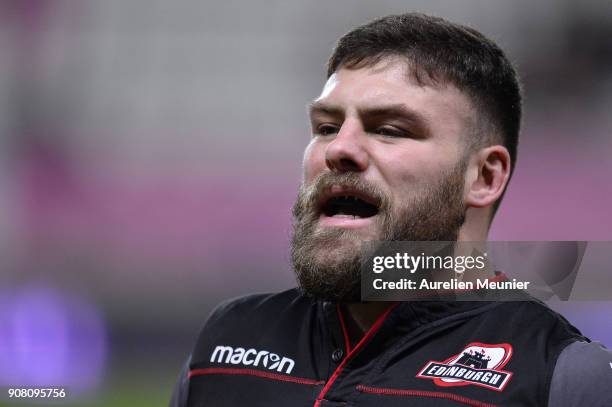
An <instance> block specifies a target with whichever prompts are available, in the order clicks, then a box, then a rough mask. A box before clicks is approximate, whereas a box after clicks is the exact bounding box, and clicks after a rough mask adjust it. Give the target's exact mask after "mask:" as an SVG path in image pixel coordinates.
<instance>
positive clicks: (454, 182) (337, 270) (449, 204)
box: [291, 160, 466, 303]
mask: <svg viewBox="0 0 612 407" xmlns="http://www.w3.org/2000/svg"><path fill="white" fill-rule="evenodd" d="M465 170H466V161H465V160H461V161H460V162H459V163H458V164H457V165H456V166H455V168H453V169H452V170H450V171H448V172H445V173H443V174H441V177H440V180H439V181H438V183H437V184H435V185H432V186H430V187H428V188H427V189H426V190H424V191H423V192H422V193H421V194H419V196H418V197H416V198H415V199H414V200H412V201H411V202H410V203H408V204H407V205H405V206H403V207H402V208H399V209H397V210H395V211H394V210H393V208H392V207H391V203H390V200H389V198H388V197H387V196H386V195H385V194H384V192H382V191H381V190H380V189H379V188H377V187H376V186H375V185H372V184H370V183H368V182H365V181H363V180H362V179H361V178H360V176H359V174H357V173H345V174H335V173H331V172H325V173H322V174H321V175H319V176H318V177H317V178H316V179H315V180H314V181H313V183H312V185H311V186H310V187H305V186H304V185H302V186H301V187H300V190H299V194H298V198H297V200H296V202H295V204H294V206H293V211H292V212H293V236H292V239H291V260H292V263H293V269H294V271H295V274H296V277H297V281H298V284H299V286H300V287H301V288H302V289H303V290H304V291H305V292H306V293H307V294H309V295H311V296H312V297H315V298H317V299H320V300H324V301H331V302H336V303H337V302H359V301H360V297H361V264H362V262H363V261H365V260H366V259H365V258H364V257H365V256H364V254H363V253H364V252H363V250H362V242H361V241H360V240H359V239H357V237H356V235H355V234H354V232H352V231H350V230H344V229H328V230H324V231H317V230H316V228H317V224H318V222H319V211H318V208H317V197H318V196H319V194H320V193H321V192H322V191H323V190H324V189H325V188H327V187H329V186H331V185H344V186H349V187H353V188H357V189H359V190H362V191H365V192H367V193H368V194H369V195H371V196H373V197H375V198H377V199H379V200H380V202H381V205H380V210H379V215H378V219H381V220H382V221H381V222H380V225H379V226H380V230H381V232H380V236H379V237H378V238H377V240H380V241H456V240H457V236H458V234H459V228H460V227H461V225H463V222H464V221H465V210H466V208H465V204H464V202H463V185H464V174H465ZM341 239H346V240H347V242H345V243H349V242H350V243H351V247H350V249H349V250H345V251H344V252H345V253H341V252H340V253H339V252H338V250H339V249H337V247H338V246H339V245H338V241H339V240H341ZM347 251H348V252H347Z"/></svg>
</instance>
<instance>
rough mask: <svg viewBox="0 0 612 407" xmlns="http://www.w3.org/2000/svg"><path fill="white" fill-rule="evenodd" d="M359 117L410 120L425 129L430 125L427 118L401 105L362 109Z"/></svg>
mask: <svg viewBox="0 0 612 407" xmlns="http://www.w3.org/2000/svg"><path fill="white" fill-rule="evenodd" d="M359 116H361V117H362V118H364V119H368V118H377V117H393V118H398V119H403V120H408V121H411V122H414V123H415V124H418V125H421V126H425V127H426V126H428V124H429V120H427V118H426V117H425V116H423V115H422V114H421V113H419V112H417V111H415V110H413V109H410V108H409V107H407V106H406V105H404V104H401V103H397V104H391V105H381V106H372V107H365V108H361V109H359Z"/></svg>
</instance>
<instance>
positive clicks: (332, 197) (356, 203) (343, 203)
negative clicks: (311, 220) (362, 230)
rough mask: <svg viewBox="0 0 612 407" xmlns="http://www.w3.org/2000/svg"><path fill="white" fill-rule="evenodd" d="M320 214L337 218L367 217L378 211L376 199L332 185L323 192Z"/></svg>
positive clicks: (374, 214)
mask: <svg viewBox="0 0 612 407" xmlns="http://www.w3.org/2000/svg"><path fill="white" fill-rule="evenodd" d="M320 209H321V214H322V216H326V217H329V218H337V219H367V218H371V217H373V216H376V215H377V214H378V212H379V202H378V200H376V199H374V198H372V197H370V196H368V195H366V194H364V193H362V192H360V191H351V190H346V189H344V188H341V187H334V188H332V189H331V190H330V191H328V193H325V194H323V197H322V200H321V205H320Z"/></svg>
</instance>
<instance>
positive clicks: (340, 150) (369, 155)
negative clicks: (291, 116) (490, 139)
mask: <svg viewBox="0 0 612 407" xmlns="http://www.w3.org/2000/svg"><path fill="white" fill-rule="evenodd" d="M408 72H409V71H408V67H407V64H405V63H404V62H402V61H400V60H396V59H385V60H383V61H381V62H380V63H378V64H376V65H375V66H373V67H366V68H362V69H354V70H351V69H340V70H339V71H338V72H336V73H335V74H334V75H332V76H331V77H330V78H329V80H328V81H327V83H326V84H325V87H324V88H323V91H322V93H321V95H320V96H319V97H318V98H317V99H316V100H315V101H314V102H313V104H312V106H311V111H310V116H311V125H312V134H313V136H312V139H311V141H310V143H309V145H308V147H307V148H306V151H305V153H304V177H303V182H302V186H301V187H300V194H299V196H298V200H297V202H296V203H295V205H294V208H293V214H294V235H293V241H292V260H293V263H294V267H295V271H296V274H297V276H298V280H299V282H300V285H301V286H302V287H303V288H304V289H305V290H306V291H307V292H309V293H310V294H312V295H314V296H316V297H319V298H322V299H326V300H331V301H355V300H358V299H359V298H358V293H359V267H360V261H361V260H362V259H361V244H362V242H363V241H372V240H410V241H417V240H456V239H457V234H458V230H459V228H460V226H461V224H462V223H463V220H464V215H465V204H464V193H463V191H464V184H465V168H466V157H465V154H466V153H465V148H464V145H465V144H464V143H465V137H466V134H469V132H470V129H471V128H472V126H471V123H473V118H474V114H475V113H474V111H473V107H472V103H471V102H470V100H469V99H468V97H467V96H466V95H464V94H463V93H462V92H460V91H459V90H458V89H456V88H455V87H454V86H452V85H441V86H436V87H432V86H422V85H419V84H417V83H416V82H415V81H414V80H412V79H411V76H410V75H409V74H408Z"/></svg>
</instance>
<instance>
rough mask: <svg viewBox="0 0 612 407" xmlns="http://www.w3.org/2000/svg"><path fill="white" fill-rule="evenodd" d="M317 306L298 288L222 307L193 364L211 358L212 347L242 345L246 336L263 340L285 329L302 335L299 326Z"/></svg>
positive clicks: (206, 330)
mask: <svg viewBox="0 0 612 407" xmlns="http://www.w3.org/2000/svg"><path fill="white" fill-rule="evenodd" d="M316 304H317V302H316V301H315V300H313V299H312V298H310V297H308V296H306V295H304V294H303V293H302V291H301V290H299V289H297V288H294V289H290V290H287V291H283V292H280V293H273V294H251V295H247V296H243V297H238V298H233V299H230V300H227V301H224V302H222V303H220V304H219V305H218V306H217V307H215V309H214V310H213V311H212V312H211V314H210V315H209V317H208V319H207V321H206V323H205V324H204V327H203V328H202V329H201V331H200V334H199V336H198V340H197V342H196V346H195V348H194V351H193V354H192V362H193V363H196V362H197V361H199V360H200V359H202V358H207V357H208V356H207V355H208V353H209V350H210V349H211V346H213V345H216V344H219V343H224V344H232V343H235V344H239V343H241V342H242V340H243V339H244V337H245V336H249V337H252V338H253V339H255V340H256V338H257V337H263V336H265V335H268V334H271V333H272V332H273V331H277V330H279V329H281V327H282V331H283V332H296V331H299V324H300V323H301V322H302V321H304V318H306V317H307V316H308V315H313V314H314V313H315V308H316Z"/></svg>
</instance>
